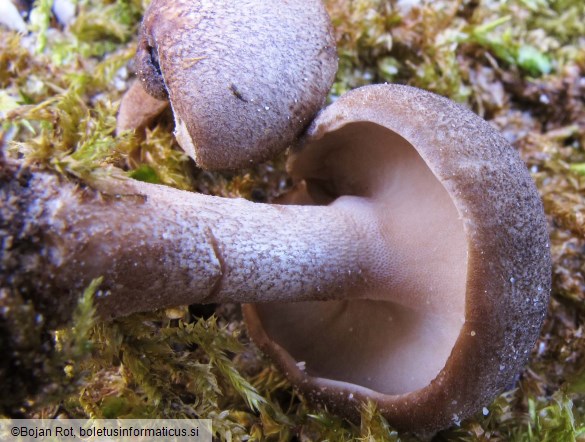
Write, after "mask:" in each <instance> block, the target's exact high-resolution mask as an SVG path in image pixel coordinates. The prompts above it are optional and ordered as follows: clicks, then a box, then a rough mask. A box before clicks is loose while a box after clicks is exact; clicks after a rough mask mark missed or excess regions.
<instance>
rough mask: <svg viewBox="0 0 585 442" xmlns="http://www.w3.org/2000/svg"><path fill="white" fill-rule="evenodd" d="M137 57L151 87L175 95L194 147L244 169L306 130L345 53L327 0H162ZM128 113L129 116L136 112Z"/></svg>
mask: <svg viewBox="0 0 585 442" xmlns="http://www.w3.org/2000/svg"><path fill="white" fill-rule="evenodd" d="M136 65H137V74H138V77H139V78H140V80H141V82H142V85H143V86H144V88H145V89H146V91H147V92H148V93H149V94H151V95H152V96H153V97H155V98H157V99H159V100H163V99H167V97H168V99H169V100H170V103H171V106H172V110H173V113H174V117H175V135H176V138H177V141H178V142H179V144H180V145H181V147H182V148H183V149H184V150H185V151H186V152H187V154H188V155H189V156H191V157H192V158H193V159H194V160H195V162H196V163H197V164H198V165H199V166H200V167H203V168H205V169H235V168H242V167H249V166H250V165H252V164H255V163H257V162H260V161H263V160H266V159H268V158H270V157H272V156H274V155H275V154H276V153H278V152H280V151H282V150H284V149H285V148H286V147H288V146H289V145H290V144H291V143H292V142H293V141H294V140H295V139H296V138H297V137H298V136H299V135H300V134H301V132H302V131H303V130H304V129H305V128H306V126H307V125H308V124H309V123H310V121H311V119H312V118H313V116H314V114H315V113H316V112H317V111H318V110H319V109H320V108H321V106H322V105H323V103H324V101H325V97H326V95H327V92H328V91H329V88H330V87H331V84H332V83H333V79H334V77H335V72H336V70H337V55H336V49H335V41H334V38H333V34H332V28H331V23H330V21H329V16H328V15H327V12H326V11H325V8H324V6H323V4H322V3H321V1H320V0H299V1H287V0H274V1H265V0H245V1H234V0H222V1H210V0H200V1H191V0H154V1H153V2H152V3H151V4H150V6H149V8H148V9H147V11H146V13H145V16H144V20H143V23H142V27H141V31H140V37H139V42H138V49H137V53H136ZM129 110H130V111H131V108H129ZM127 112H128V110H124V111H123V112H121V115H122V117H121V118H123V119H125V120H135V118H134V117H128V116H126V113H127ZM149 113H152V112H149Z"/></svg>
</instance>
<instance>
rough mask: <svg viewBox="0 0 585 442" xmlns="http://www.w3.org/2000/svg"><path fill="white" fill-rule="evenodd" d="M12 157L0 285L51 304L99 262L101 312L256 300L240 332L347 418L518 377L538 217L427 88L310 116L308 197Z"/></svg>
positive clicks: (381, 90)
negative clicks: (195, 186) (261, 200)
mask: <svg viewBox="0 0 585 442" xmlns="http://www.w3.org/2000/svg"><path fill="white" fill-rule="evenodd" d="M11 168H12V169H14V166H10V165H9V166H8V167H4V168H2V169H4V172H2V173H0V183H2V184H1V186H0V203H1V204H0V215H1V216H0V219H2V220H7V221H6V222H3V223H2V228H5V227H3V226H6V228H8V229H11V230H10V232H11V233H10V235H9V236H8V238H9V240H7V241H4V242H3V245H2V247H3V248H2V249H1V250H0V253H1V254H2V262H3V263H7V264H5V265H4V266H3V267H2V268H3V269H4V270H2V269H0V287H1V286H3V285H4V284H6V282H7V281H8V282H9V283H10V282H11V283H13V284H14V283H15V281H17V282H18V283H19V284H20V285H21V286H22V287H23V288H22V289H20V292H21V293H36V294H37V296H40V297H41V301H40V303H41V304H42V303H43V302H45V303H51V302H53V303H55V302H56V301H55V300H59V301H58V306H57V307H55V308H56V309H60V310H59V313H60V314H61V315H62V316H66V311H65V310H66V308H65V307H64V306H68V305H72V304H73V303H74V294H75V293H78V292H79V289H81V288H82V287H84V286H85V285H87V284H88V283H89V281H91V280H92V279H93V278H95V277H98V276H103V277H104V283H103V285H102V291H101V295H100V296H98V297H97V299H96V303H97V307H98V310H99V312H100V314H101V316H102V317H103V318H106V319H107V318H111V317H116V316H120V315H124V314H129V313H132V312H135V311H145V310H151V309H155V308H161V307H166V306H173V305H179V304H187V303H210V302H223V301H232V302H246V303H250V302H253V303H257V304H255V305H246V306H245V308H244V312H245V317H246V322H247V324H248V327H249V331H250V335H251V337H252V338H253V339H254V340H255V341H256V342H257V343H258V345H259V346H260V348H261V349H263V350H264V351H265V352H266V353H267V354H268V355H269V356H271V357H272V358H273V359H274V360H275V362H276V363H277V364H278V366H279V367H280V368H281V369H282V370H283V371H284V373H285V374H286V376H287V377H288V378H289V379H290V380H291V381H292V382H293V383H294V384H295V385H296V386H297V387H298V388H299V390H301V391H302V392H303V393H304V394H306V396H307V397H308V398H309V399H311V400H313V401H316V402H322V403H325V404H327V405H328V406H329V407H331V408H332V409H334V410H337V411H338V412H340V413H342V414H344V415H346V416H348V417H350V418H357V416H358V415H359V411H358V410H359V404H360V403H361V402H362V401H365V400H373V401H374V402H376V403H377V404H378V407H379V409H380V411H381V412H382V413H383V414H384V416H386V417H387V418H388V421H389V422H390V424H391V425H393V426H395V427H396V428H397V429H400V430H405V431H416V432H417V433H431V432H434V431H437V430H439V429H441V428H445V427H447V426H449V425H451V424H452V423H457V422H459V421H460V420H461V419H463V418H465V417H467V416H469V415H470V414H471V413H473V412H475V411H477V410H478V409H479V408H481V407H482V406H484V405H486V404H487V403H489V401H491V400H492V399H493V397H494V396H495V395H496V394H498V392H500V391H501V390H502V389H503V388H505V387H506V386H507V385H510V384H511V383H512V382H513V380H514V378H515V376H517V374H518V373H519V371H520V370H521V368H522V366H523V365H524V364H525V362H526V360H527V358H528V355H529V352H530V350H531V348H532V346H533V345H534V342H535V340H536V338H537V336H538V333H539V330H540V327H541V324H542V321H543V318H544V315H545V312H546V308H547V299H548V296H549V289H550V270H551V261H550V255H549V245H548V236H547V228H546V222H545V218H544V214H543V209H542V205H541V202H540V199H539V196H538V193H537V191H536V188H535V186H534V184H533V183H532V181H531V178H530V176H529V174H528V172H527V170H526V168H525V166H524V165H523V163H522V161H521V160H520V157H519V156H518V154H517V153H516V152H515V151H514V150H513V149H512V148H511V147H510V146H509V145H508V144H507V143H506V141H505V140H504V139H503V138H502V137H501V136H499V135H498V134H497V133H496V132H495V131H494V130H493V129H492V128H491V127H490V126H489V125H488V124H487V123H486V122H485V121H483V120H482V119H480V118H479V117H477V116H476V115H474V114H473V113H472V112H470V111H469V110H466V109H465V108H463V107H462V106H459V105H456V104H454V103H452V102H450V101H449V100H447V99H445V98H442V97H439V96H437V95H434V94H431V93H429V92H425V91H422V90H418V89H414V88H410V87H406V86H397V85H378V86H367V87H363V88H360V89H357V90H355V91H353V92H350V93H348V94H346V95H344V96H343V97H341V98H339V99H338V100H337V101H336V102H335V103H334V104H332V105H331V106H329V107H328V108H326V109H325V110H324V111H323V112H322V113H321V114H320V115H319V116H318V117H317V119H316V120H315V121H314V123H313V124H312V126H311V127H310V129H309V131H308V134H307V137H306V140H305V144H304V146H302V147H300V148H299V149H297V151H296V152H294V154H293V156H292V158H291V162H290V173H291V174H292V176H293V177H294V178H295V179H296V180H297V182H298V185H297V186H296V188H295V190H294V191H292V192H291V194H290V199H291V200H292V201H297V202H298V201H304V202H305V203H307V202H308V203H311V204H312V205H289V206H287V205H270V204H257V203H252V202H249V201H245V200H241V199H224V198H217V197H213V196H208V195H200V194H194V193H190V192H185V191H180V190H176V189H172V188H167V187H164V186H158V185H153V184H148V183H141V182H137V181H132V180H124V181H115V180H109V181H103V182H101V183H100V184H99V187H100V189H101V192H100V193H98V192H95V191H92V190H91V189H84V190H83V191H82V192H80V190H79V189H78V188H77V187H75V186H73V185H72V184H71V183H67V182H64V181H63V180H62V179H60V178H57V177H56V176H53V175H49V174H47V173H43V172H41V171H36V172H34V173H32V174H28V175H27V174H26V173H22V172H21V173H15V172H14V171H12V172H7V171H10V170H11ZM2 169H0V170H2ZM31 236H32V238H30V237H31ZM32 257H34V259H32ZM43 297H44V298H43ZM69 310H70V307H69Z"/></svg>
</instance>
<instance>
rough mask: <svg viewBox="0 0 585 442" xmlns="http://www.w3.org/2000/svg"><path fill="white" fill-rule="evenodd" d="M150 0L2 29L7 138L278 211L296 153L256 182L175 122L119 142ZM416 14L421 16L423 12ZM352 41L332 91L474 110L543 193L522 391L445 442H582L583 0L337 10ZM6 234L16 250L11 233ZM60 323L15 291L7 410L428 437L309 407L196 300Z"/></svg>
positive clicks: (256, 433)
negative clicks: (210, 163)
mask: <svg viewBox="0 0 585 442" xmlns="http://www.w3.org/2000/svg"><path fill="white" fill-rule="evenodd" d="M145 3H146V2H142V1H139V0H127V1H122V2H112V1H108V0H91V1H90V0H84V1H80V2H78V11H77V14H76V17H75V20H74V22H73V23H72V24H71V25H70V26H69V27H64V26H62V25H61V24H59V23H58V22H57V21H56V19H55V17H53V16H52V12H51V9H50V4H51V2H48V1H39V2H37V3H35V8H34V11H33V12H32V13H31V17H32V19H31V22H30V30H31V31H32V32H31V33H30V35H26V36H21V35H17V34H15V33H14V32H11V31H8V30H7V29H4V28H0V120H1V121H2V123H1V128H0V146H2V149H3V150H4V151H5V152H7V153H8V154H9V155H12V156H16V157H20V158H22V160H23V161H25V162H29V163H32V162H34V163H36V164H40V165H41V166H42V167H45V168H47V169H52V170H54V171H56V172H57V173H60V174H63V175H67V176H70V177H76V178H75V179H80V180H83V181H85V182H88V183H89V184H91V182H92V180H93V179H95V178H97V177H101V176H103V175H104V174H107V175H114V176H115V175H118V174H126V175H130V176H133V177H135V178H137V179H142V180H145V181H151V182H157V183H161V184H166V185H170V186H174V187H178V188H182V189H186V190H197V191H200V192H204V193H213V194H217V195H222V196H242V197H246V198H250V199H254V200H257V201H266V200H273V199H274V198H275V197H276V196H278V195H279V194H280V193H281V192H283V190H285V189H286V188H287V186H288V185H289V183H288V181H287V177H286V174H285V173H284V155H283V156H281V157H280V158H277V159H275V160H274V161H272V162H269V163H266V164H263V165H260V166H257V167H255V168H253V169H250V170H247V171H243V172H241V173H229V174H228V173H224V174H222V173H208V172H202V171H200V170H197V169H196V168H195V167H194V165H193V164H192V163H191V162H190V160H188V158H187V157H186V156H185V155H184V154H183V153H182V152H181V151H180V150H178V149H177V145H176V143H175V141H174V139H173V137H172V135H171V133H172V122H171V121H169V119H165V118H162V119H159V120H158V121H157V122H155V124H154V125H153V126H151V127H150V128H148V129H147V131H146V132H145V134H144V136H135V135H133V134H130V133H125V134H121V135H119V136H116V135H115V133H114V128H115V116H116V112H117V108H118V105H119V101H120V98H121V95H122V94H123V92H124V91H125V90H126V89H127V87H128V81H129V80H130V79H131V78H132V74H131V72H132V61H131V59H132V56H133V53H134V50H135V41H136V31H137V27H138V23H139V20H140V17H141V15H142V13H143V11H144V7H145ZM409 3H411V4H413V6H407V4H409ZM326 4H327V7H328V9H329V11H330V14H331V17H332V20H333V23H334V26H335V28H336V35H337V40H338V45H339V55H340V70H339V74H338V76H337V79H336V83H335V85H334V88H333V92H332V96H331V99H335V96H338V95H340V94H341V93H343V92H345V91H347V90H348V89H351V88H354V87H357V86H359V85H363V84H368V83H373V82H383V81H392V82H400V83H405V84H410V85H413V86H419V87H424V88H426V89H430V90H432V91H434V92H438V93H440V94H443V95H446V96H448V97H450V98H452V99H454V100H457V101H460V102H463V103H465V104H467V105H468V106H470V107H471V108H472V109H474V110H475V111H476V112H477V113H479V114H480V115H482V116H484V117H485V118H487V119H489V120H490V121H491V122H492V124H493V125H494V126H496V127H497V128H499V129H500V130H501V131H502V132H503V133H504V135H505V136H506V137H508V139H509V140H510V141H511V142H512V143H513V144H514V146H515V147H516V148H517V149H518V150H519V151H520V153H521V155H522V156H523V158H524V160H525V161H526V162H527V164H528V166H529V168H530V170H531V171H532V173H533V177H534V179H535V180H536V183H537V185H538V187H539V190H540V192H541V194H542V197H543V201H544V204H545V209H546V212H547V215H548V217H549V220H550V228H551V247H552V252H553V258H554V269H553V272H554V274H553V293H552V301H551V306H550V312H549V315H548V318H547V321H546V324H545V327H544V329H543V332H542V335H541V337H540V340H539V342H538V344H537V346H536V348H535V349H534V352H533V354H532V357H531V360H530V365H529V367H528V368H527V369H526V370H525V372H524V373H523V374H522V375H521V377H520V378H519V380H518V383H517V384H516V385H514V386H511V390H510V391H508V392H506V393H504V394H502V395H501V396H500V397H499V398H497V399H496V400H495V401H494V403H493V404H491V405H490V406H489V407H487V408H486V409H484V410H481V411H480V412H479V413H478V414H477V415H476V416H475V417H474V418H471V419H468V420H467V421H464V422H461V423H460V425H459V426H456V427H454V428H451V429H449V430H446V431H444V432H442V433H440V434H439V435H438V436H437V440H461V441H479V440H481V441H485V440H517V441H531V440H576V439H578V438H579V437H582V436H583V434H584V432H585V405H584V401H583V398H584V396H583V395H584V389H585V387H584V385H585V370H584V369H583V367H584V366H585V338H584V336H583V329H584V324H585V307H584V306H585V280H584V278H583V272H584V269H585V261H584V257H583V256H584V254H583V250H584V248H585V239H584V238H585V236H584V233H585V192H584V189H585V166H584V165H585V150H584V141H585V104H584V102H583V96H585V80H584V77H585V74H584V73H585V51H584V49H583V44H582V38H583V35H584V34H585V29H584V28H583V26H585V25H584V23H585V5H584V4H583V2H582V1H580V0H551V1H547V2H545V1H540V0H512V1H508V2H499V1H495V0H483V1H477V0H461V1H457V2H451V1H442V0H439V1H433V2H430V1H428V2H427V1H422V2H398V1H381V0H327V1H326ZM3 240H4V239H3ZM96 290H99V287H98V282H96V283H95V284H94V285H92V286H91V287H89V288H88V290H87V291H86V293H85V295H84V296H83V297H82V298H81V301H80V304H79V308H78V314H77V316H76V318H74V319H73V321H72V323H71V324H70V325H69V326H68V327H67V328H63V329H59V330H56V329H55V326H53V325H50V324H49V323H48V322H47V320H46V318H43V317H42V316H39V312H38V308H39V306H35V305H34V302H32V300H30V299H26V297H25V296H23V294H20V293H14V291H13V290H11V287H9V286H7V287H0V343H1V344H0V345H1V347H2V353H3V355H5V357H3V358H2V361H1V362H0V385H2V393H3V394H2V395H1V396H2V402H1V408H0V409H1V413H3V414H4V415H7V416H19V417H25V416H38V415H44V416H47V415H48V416H54V415H56V414H57V413H61V414H65V415H68V416H70V417H85V416H89V417H203V418H211V419H213V423H214V430H215V431H216V434H217V436H218V438H220V439H225V440H264V439H270V440H291V439H300V440H351V439H358V440H368V441H374V440H375V441H380V440H389V441H394V440H409V439H408V436H407V435H402V434H401V435H399V434H397V433H396V432H394V431H392V429H391V428H389V426H388V424H387V422H386V421H385V420H384V418H383V417H381V416H380V415H379V413H378V412H377V411H376V409H375V406H374V405H373V404H364V405H363V408H362V414H361V423H359V424H356V423H350V422H347V421H345V420H343V419H340V418H339V417H337V416H335V415H331V414H329V413H328V412H327V411H326V410H322V409H316V408H312V407H310V406H309V405H308V404H307V403H306V402H305V401H304V399H303V398H302V397H300V396H299V395H297V394H296V392H295V391H294V390H293V389H292V388H291V387H290V385H289V384H288V383H287V381H286V380H285V379H284V378H283V377H282V375H281V374H280V373H278V372H277V371H276V370H275V369H274V368H273V367H272V366H271V365H270V363H269V361H267V360H266V359H264V358H263V357H262V356H261V355H260V354H259V353H258V352H257V350H256V349H255V348H254V346H253V345H252V344H251V343H250V341H249V339H248V338H247V336H246V331H245V328H244V326H243V324H242V320H241V316H240V313H239V309H238V308H237V307H236V306H231V305H225V306H191V307H189V308H187V307H184V308H177V309H172V310H167V311H161V312H156V313H151V314H140V315H133V316H131V317H129V318H124V319H120V320H117V321H114V322H110V323H100V324H95V323H94V321H93V319H92V308H91V296H90V295H91V294H92V293H94V292H95V291H96Z"/></svg>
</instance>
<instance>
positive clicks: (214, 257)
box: [0, 172, 368, 318]
mask: <svg viewBox="0 0 585 442" xmlns="http://www.w3.org/2000/svg"><path fill="white" fill-rule="evenodd" d="M25 175H26V174H21V175H20V177H17V176H14V175H13V176H12V177H10V179H9V181H8V182H6V181H5V180H3V182H2V183H1V184H0V186H1V187H0V196H1V201H0V202H1V203H2V204H1V206H2V207H3V208H2V213H0V215H2V216H1V219H2V224H3V226H4V227H5V228H8V229H9V233H8V235H7V237H9V238H12V239H11V240H8V239H7V240H6V241H4V243H3V245H2V249H1V253H2V259H3V261H6V262H8V261H11V262H12V263H13V265H9V266H3V268H4V270H2V271H0V286H2V285H3V284H4V283H6V282H10V281H8V280H11V281H12V282H13V283H14V282H15V279H16V280H18V279H19V278H18V276H17V275H18V274H20V277H21V278H20V279H21V280H26V281H27V283H30V281H31V280H32V281H36V284H37V287H36V291H38V292H44V293H46V295H44V296H51V297H54V296H56V295H59V296H60V297H62V293H63V292H70V293H74V292H76V293H79V290H80V289H81V288H82V287H84V286H85V285H87V284H88V283H89V281H91V280H92V279H93V278H96V277H99V276H104V284H103V286H102V289H103V290H102V295H101V296H99V297H98V300H97V305H98V309H99V311H100V314H101V316H102V317H104V318H111V317H115V316H121V315H125V314H130V313H132V312H136V311H147V310H154V309H156V308H161V307H167V306H173V305H182V304H190V303H212V302H223V301H233V302H265V301H293V300H294V301H297V300H309V299H311V300H317V299H334V298H337V299H341V298H345V297H347V296H348V291H349V287H352V286H355V284H356V283H357V282H359V281H360V280H361V279H363V275H362V272H361V269H362V265H363V264H365V263H362V262H360V256H368V253H365V252H367V251H364V250H362V249H363V248H365V247H367V246H365V245H364V244H365V242H364V241H362V240H361V239H362V238H363V235H364V234H365V232H363V231H361V230H358V228H357V227H356V224H355V223H354V222H353V220H352V219H351V216H349V214H348V213H345V212H344V210H342V209H341V208H338V207H337V206H335V205H334V206H325V207H323V206H279V205H269V204H257V203H252V202H249V201H246V200H243V199H226V198H218V197H213V196H208V195H202V194H195V193H190V192H185V191H180V190H176V189H171V188H167V187H163V186H158V185H151V184H146V183H141V182H137V181H132V180H128V181H127V182H125V183H123V184H122V185H121V186H120V185H118V184H117V185H116V192H117V193H116V194H108V193H107V191H106V192H101V193H100V192H95V191H93V190H91V189H87V188H86V189H83V190H82V189H80V188H79V187H78V186H75V185H73V184H71V183H70V182H65V181H63V180H62V179H60V178H58V177H56V176H54V175H51V174H48V173H44V172H34V173H32V174H29V175H28V178H23V176H25ZM19 180H20V181H19ZM23 180H24V181H23ZM102 187H103V188H107V187H109V185H106V186H103V185H102ZM120 189H121V190H120ZM16 202H18V203H16ZM17 218H18V220H20V221H19V222H13V221H14V220H15V219H17ZM14 229H17V230H18V231H14ZM31 231H34V234H32V235H31ZM31 236H32V238H31ZM26 237H28V239H22V238H26ZM19 241H20V242H19ZM22 241H28V243H31V244H34V250H28V252H29V253H28V254H23V253H22V252H23V250H25V249H23V248H22V247H21V248H20V249H18V245H19V244H21V243H22ZM17 249H18V250H17ZM19 252H20V254H19ZM32 256H35V257H37V258H39V259H36V260H32V259H30V258H31V257H32ZM14 259H16V260H17V261H18V263H17V264H14ZM47 288H50V289H49V290H47ZM33 289H35V288H33Z"/></svg>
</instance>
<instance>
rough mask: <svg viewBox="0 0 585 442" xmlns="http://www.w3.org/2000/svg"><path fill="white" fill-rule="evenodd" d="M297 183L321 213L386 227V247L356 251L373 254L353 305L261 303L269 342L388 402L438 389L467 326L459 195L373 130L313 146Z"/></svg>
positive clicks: (329, 137)
mask: <svg viewBox="0 0 585 442" xmlns="http://www.w3.org/2000/svg"><path fill="white" fill-rule="evenodd" d="M291 174H292V175H293V176H294V177H295V178H297V179H304V180H305V182H306V193H307V194H308V199H309V200H310V201H312V202H313V203H314V204H331V205H337V206H339V207H343V210H347V211H350V212H351V213H352V216H353V217H354V218H355V219H356V220H357V222H361V221H363V222H364V223H370V224H372V223H373V224H375V225H376V229H377V231H379V232H380V233H381V238H382V241H379V240H378V242H381V243H382V244H375V245H372V246H371V247H369V248H368V247H363V245H362V244H360V245H358V244H356V247H360V248H363V249H364V250H366V251H367V252H365V253H367V254H368V255H371V256H367V257H365V258H364V261H365V262H368V269H367V270H366V276H365V281H366V283H365V285H364V286H362V287H358V288H356V293H355V294H354V295H352V297H351V299H348V300H343V301H315V302H298V303H286V304H281V303H279V304H276V303H274V304H259V305H256V312H257V314H258V318H259V320H260V322H261V324H262V326H263V327H264V331H265V333H266V335H267V336H268V337H269V339H270V340H272V341H273V342H275V343H276V344H278V346H279V347H281V348H283V349H284V350H286V351H287V352H288V353H289V354H290V355H291V356H292V357H293V358H294V359H295V360H296V361H297V366H298V367H301V368H302V369H304V370H305V371H306V372H307V374H309V375H311V376H314V377H319V378H328V379H333V380H336V381H342V382H348V383H352V384H356V385H359V386H361V387H366V388H370V389H372V390H375V391H378V392H380V393H384V394H403V393H408V392H412V391H415V390H417V389H420V388H422V387H424V386H426V385H428V384H429V383H430V382H431V381H432V380H433V379H434V378H435V377H436V376H437V375H438V374H439V372H440V371H441V369H442V368H443V367H444V366H445V363H446V361H447V359H448V358H449V355H450V354H451V351H452V349H453V346H454V344H455V342H456V340H457V338H458V336H459V333H460V330H461V326H462V325H463V323H464V320H465V292H466V280H467V240H466V236H465V231H464V225H463V221H462V219H461V217H460V214H459V212H458V210H457V208H456V207H455V204H454V203H453V201H452V199H451V196H450V195H449V193H448V192H447V190H446V189H445V187H444V186H443V185H442V184H441V182H440V181H439V180H438V179H437V177H436V176H435V174H434V173H433V172H432V171H431V169H430V168H429V167H428V166H427V164H426V163H425V162H424V160H423V159H422V158H421V156H420V155H419V154H418V152H417V151H416V150H415V148H414V147H413V146H412V145H411V144H410V143H408V142H407V141H406V140H405V139H404V138H402V137H400V136H399V135H397V134H396V133H394V132H392V131H390V130H388V129H386V128H384V127H382V126H379V125H376V124H373V123H368V122H359V123H351V124H346V125H345V126H343V127H341V128H340V129H338V130H336V131H332V132H329V133H327V134H326V135H325V136H323V137H322V138H321V139H319V140H316V141H312V142H311V143H309V145H307V146H305V147H304V149H303V151H301V152H300V153H297V154H296V156H295V158H294V160H293V162H292V167H291ZM304 199H305V200H306V199H307V198H306V197H305V198H304ZM364 206H365V207H367V208H368V209H367V213H365V214H364V215H363V218H362V215H361V214H360V212H359V211H360V210H363V207H364ZM372 214H373V215H372ZM362 240H363V241H368V240H370V238H368V237H364V238H363V239H362ZM360 242H361V241H360Z"/></svg>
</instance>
